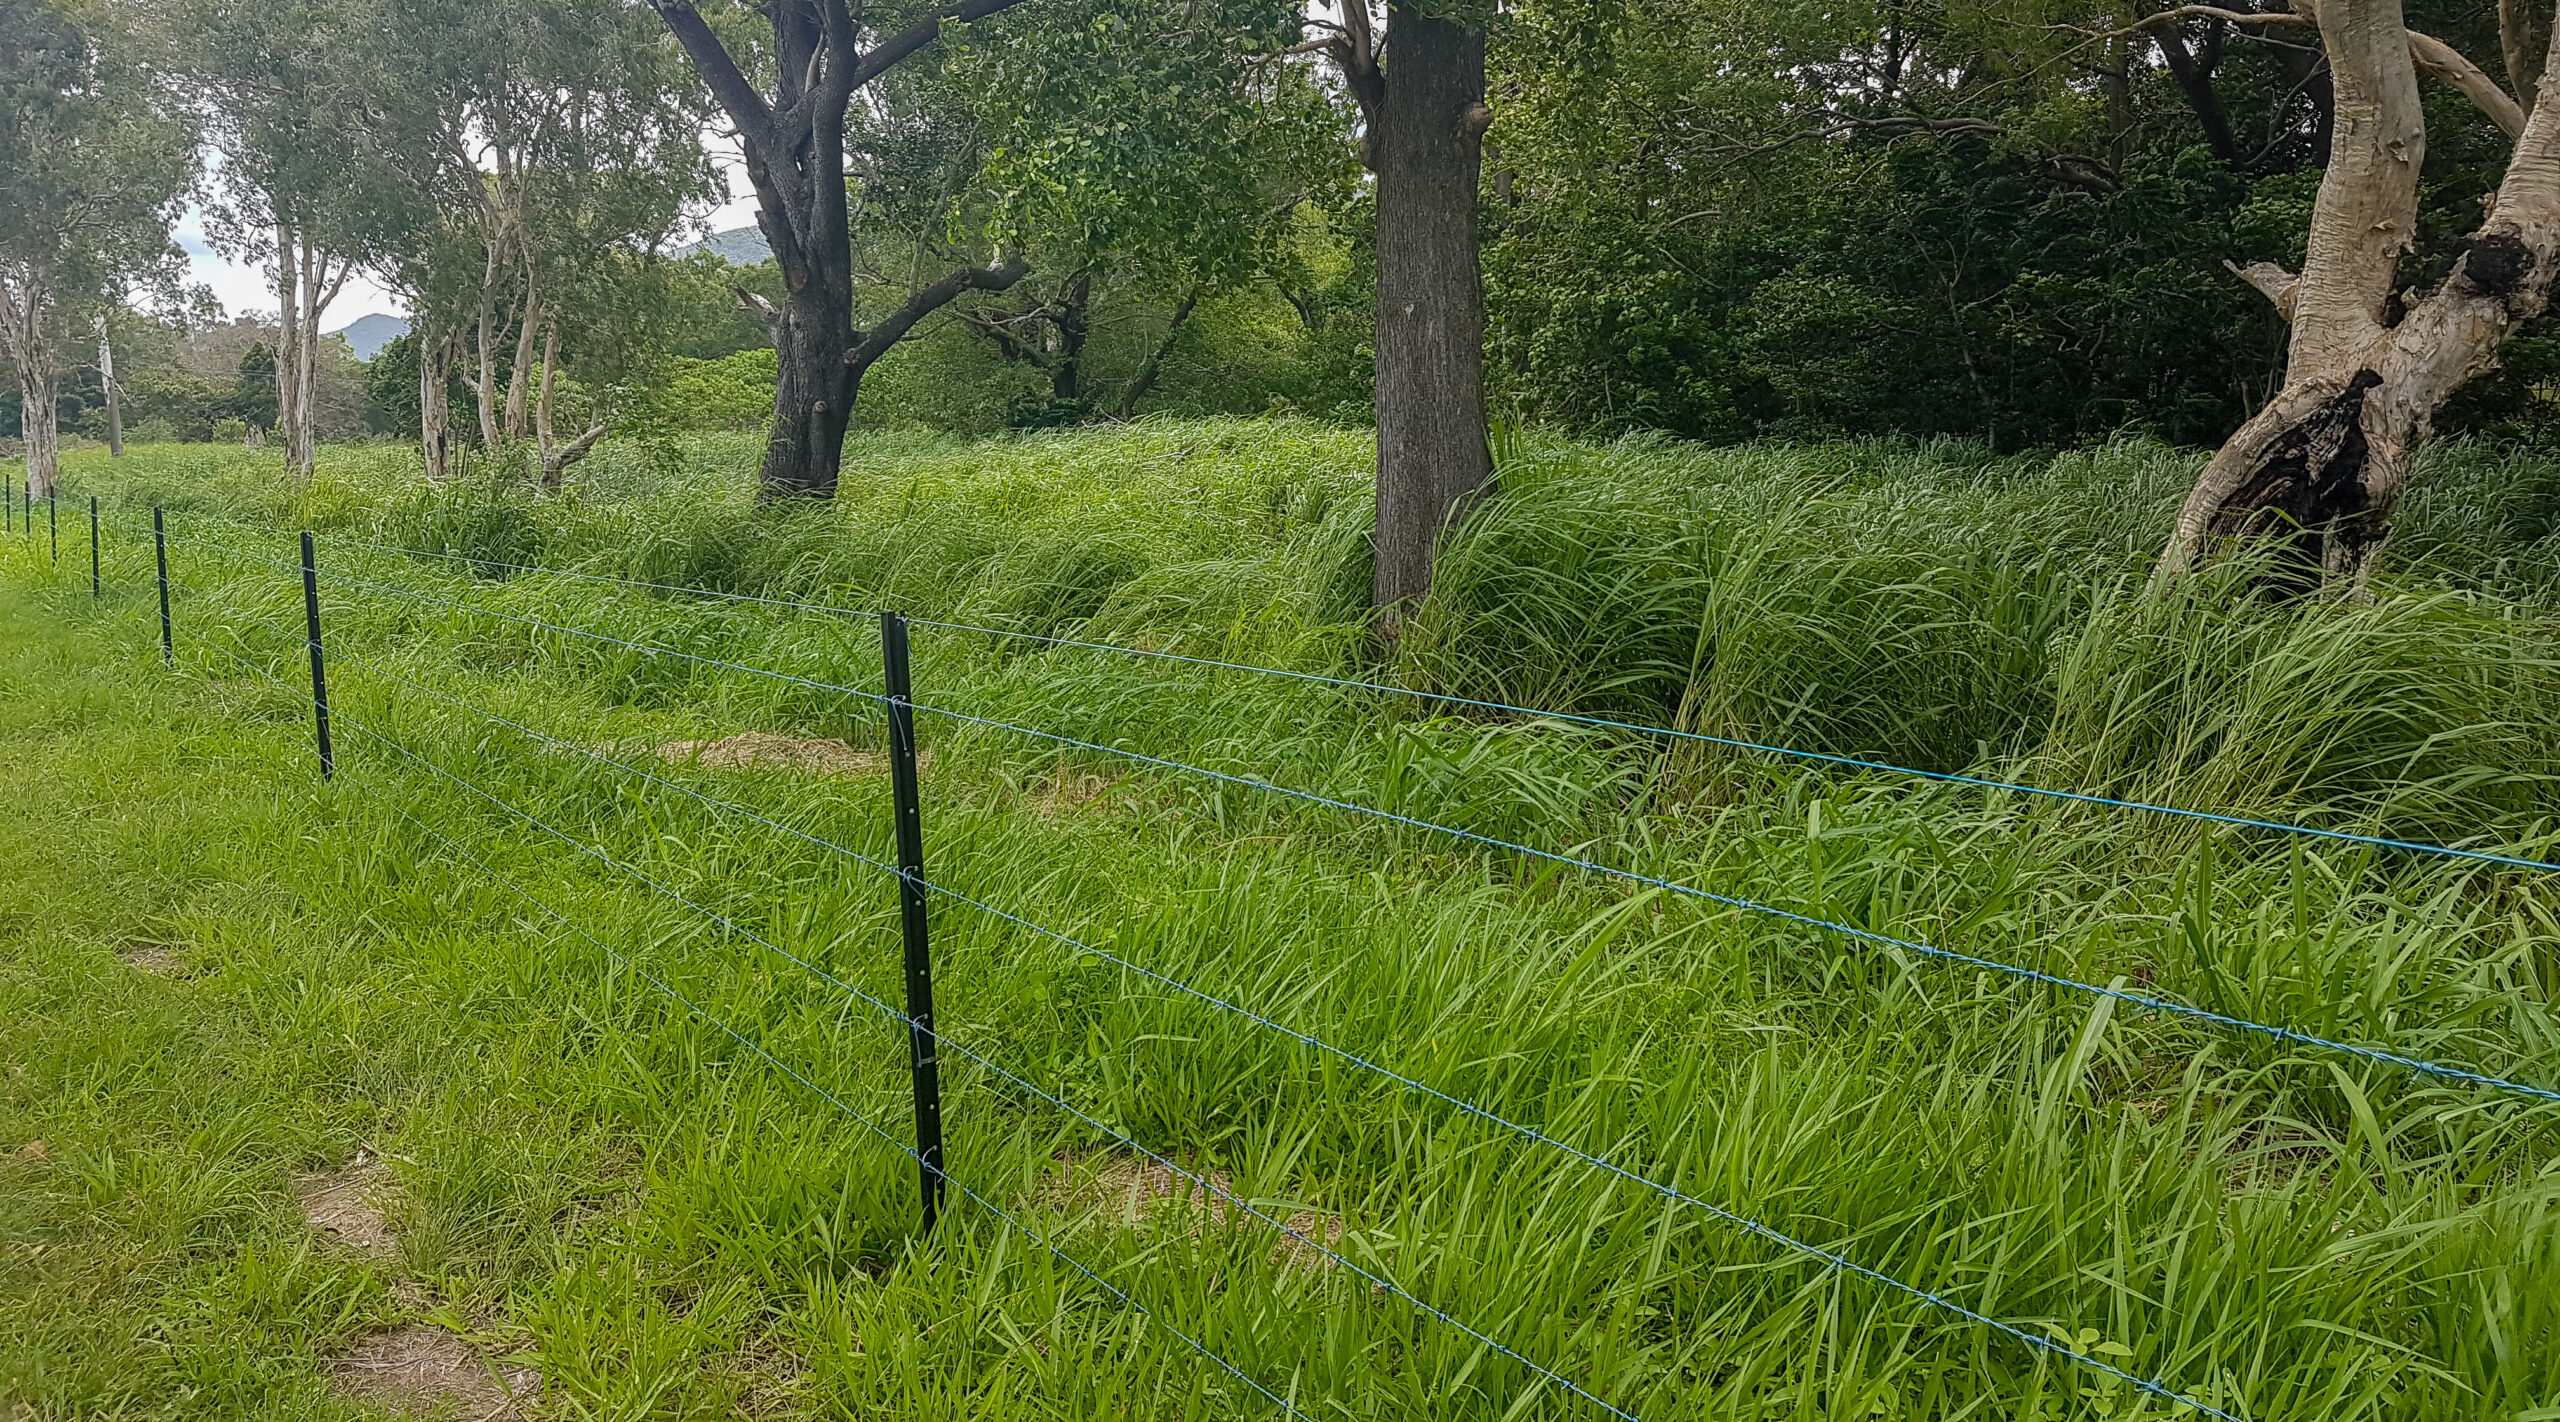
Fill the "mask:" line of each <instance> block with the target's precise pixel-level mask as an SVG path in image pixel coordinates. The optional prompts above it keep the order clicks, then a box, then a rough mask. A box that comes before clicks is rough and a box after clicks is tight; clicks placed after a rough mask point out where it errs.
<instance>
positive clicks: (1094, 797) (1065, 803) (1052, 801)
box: [1022, 771, 1120, 819]
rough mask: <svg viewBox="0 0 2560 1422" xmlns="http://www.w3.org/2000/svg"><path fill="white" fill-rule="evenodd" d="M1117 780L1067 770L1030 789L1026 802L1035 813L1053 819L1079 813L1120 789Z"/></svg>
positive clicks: (1025, 798)
mask: <svg viewBox="0 0 2560 1422" xmlns="http://www.w3.org/2000/svg"><path fill="white" fill-rule="evenodd" d="M1119 784H1120V782H1119V781H1117V780H1107V779H1104V778H1103V777H1102V776H1099V775H1077V774H1073V773H1070V772H1067V771H1060V772H1059V773H1058V774H1056V775H1053V776H1051V777H1049V778H1048V779H1046V780H1043V781H1041V782H1039V783H1038V784H1036V785H1033V786H1030V787H1029V788H1027V789H1025V790H1024V791H1023V792H1022V799H1023V803H1024V804H1027V805H1029V806H1030V807H1031V808H1032V810H1033V811H1035V812H1037V813H1039V814H1042V815H1046V816H1049V817H1051V818H1053V819H1054V818H1062V817H1064V816H1067V815H1072V814H1077V813H1079V812H1081V811H1083V810H1084V809H1086V808H1087V807H1089V806H1091V805H1092V804H1093V803H1094V802H1096V801H1098V800H1100V799H1102V798H1103V797H1105V796H1107V795H1109V794H1110V793H1111V792H1112V791H1113V790H1115V789H1117V788H1118V787H1119Z"/></svg>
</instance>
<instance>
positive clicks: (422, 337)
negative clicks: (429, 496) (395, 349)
mask: <svg viewBox="0 0 2560 1422" xmlns="http://www.w3.org/2000/svg"><path fill="white" fill-rule="evenodd" d="M452 354H453V338H452V337H451V336H449V335H446V334H445V333H444V332H442V331H439V330H437V329H436V328H435V327H434V326H432V325H429V324H427V323H425V322H423V321H422V322H420V323H419V326H418V451H419V454H420V456H421V458H422V459H423V461H424V463H425V466H426V473H427V477H428V478H430V479H444V478H448V477H450V476H451V475H452V474H453V472H454V470H453V392H452V390H451V388H450V382H451V379H452V377H451V375H450V374H449V373H448V368H447V365H446V362H447V361H448V360H450V359H451V357H452Z"/></svg>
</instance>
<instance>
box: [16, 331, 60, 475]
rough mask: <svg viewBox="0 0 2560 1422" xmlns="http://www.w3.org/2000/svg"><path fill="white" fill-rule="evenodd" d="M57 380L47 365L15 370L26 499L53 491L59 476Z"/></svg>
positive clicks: (21, 366) (21, 367) (25, 366)
mask: <svg viewBox="0 0 2560 1422" xmlns="http://www.w3.org/2000/svg"><path fill="white" fill-rule="evenodd" d="M56 393H57V392H56V381H55V379H54V372H53V369H52V367H51V366H50V365H43V364H40V365H35V366H29V365H26V364H23V363H22V364H20V366H19V367H18V397H19V402H20V403H19V406H18V411H19V414H18V432H19V434H20V435H21V436H23V437H24V438H23V442H24V443H25V445H26V449H27V483H26V491H27V498H28V499H29V500H30V501H33V500H36V499H41V498H44V497H45V496H46V495H48V494H51V493H52V492H53V484H54V480H55V479H57V478H59V477H60V476H61V473H62V431H61V427H60V425H59V423H58V422H57V418H56V414H55V411H54V398H55V395H56Z"/></svg>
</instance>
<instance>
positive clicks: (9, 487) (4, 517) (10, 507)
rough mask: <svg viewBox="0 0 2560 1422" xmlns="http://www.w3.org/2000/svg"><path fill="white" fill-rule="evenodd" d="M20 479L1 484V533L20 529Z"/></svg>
mask: <svg viewBox="0 0 2560 1422" xmlns="http://www.w3.org/2000/svg"><path fill="white" fill-rule="evenodd" d="M17 490H18V481H17V480H15V479H12V480H10V481H9V482H8V483H6V484H0V533H15V532H17V531H18V493H17Z"/></svg>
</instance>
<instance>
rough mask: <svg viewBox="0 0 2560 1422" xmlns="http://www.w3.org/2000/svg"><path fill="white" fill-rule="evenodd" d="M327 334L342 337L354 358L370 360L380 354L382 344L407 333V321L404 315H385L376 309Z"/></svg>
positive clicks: (386, 343)
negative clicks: (353, 353)
mask: <svg viewBox="0 0 2560 1422" xmlns="http://www.w3.org/2000/svg"><path fill="white" fill-rule="evenodd" d="M329 334H330V335H332V336H341V337H344V338H345V339H346V343H347V349H349V350H351V351H354V352H355V353H356V359H358V360H371V359H373V358H374V357H375V356H377V355H380V354H382V348H383V347H384V346H387V345H389V344H391V343H392V342H393V341H396V340H398V339H400V338H401V337H402V336H405V335H407V334H409V322H408V319H407V318H406V317H402V316H385V315H383V314H382V313H380V312H378V311H377V312H371V313H368V314H366V315H363V316H359V317H357V318H356V319H354V320H353V321H350V322H348V323H347V324H346V325H344V326H341V327H339V328H338V329H337V330H334V331H331V332H330V333H329Z"/></svg>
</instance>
